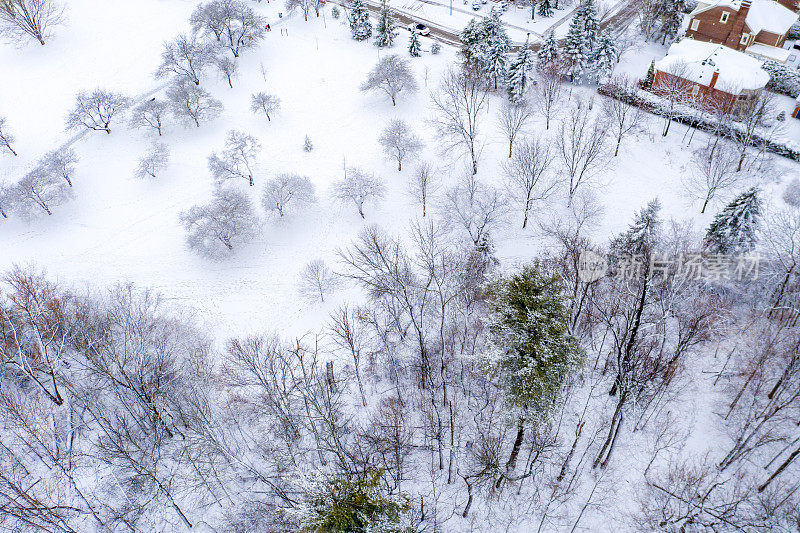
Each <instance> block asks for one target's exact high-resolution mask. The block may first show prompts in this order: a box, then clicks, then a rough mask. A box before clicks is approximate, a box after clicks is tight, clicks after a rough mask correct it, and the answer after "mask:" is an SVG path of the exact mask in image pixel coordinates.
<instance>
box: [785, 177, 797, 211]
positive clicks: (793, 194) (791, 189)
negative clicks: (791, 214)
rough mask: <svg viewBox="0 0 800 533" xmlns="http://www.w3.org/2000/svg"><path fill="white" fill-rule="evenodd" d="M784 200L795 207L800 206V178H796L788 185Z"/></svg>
mask: <svg viewBox="0 0 800 533" xmlns="http://www.w3.org/2000/svg"><path fill="white" fill-rule="evenodd" d="M783 201H784V202H786V203H787V204H789V205H791V206H793V207H800V179H798V178H794V179H793V180H792V181H790V182H789V183H788V184H787V185H786V188H785V189H784V190H783Z"/></svg>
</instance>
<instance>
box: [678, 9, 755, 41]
mask: <svg viewBox="0 0 800 533" xmlns="http://www.w3.org/2000/svg"><path fill="white" fill-rule="evenodd" d="M723 12H727V13H728V21H727V22H725V23H722V22H720V20H721V19H722V13H723ZM739 16H740V15H739V12H738V11H733V10H731V9H730V8H724V7H715V8H713V9H709V10H708V11H703V12H702V13H700V14H698V15H695V16H694V17H693V18H692V21H691V22H689V29H688V30H687V31H686V36H687V37H691V38H692V39H697V40H698V41H704V42H708V43H715V44H727V46H730V47H731V48H735V49H736V50H739V49H742V48H744V46H743V45H740V44H739V41H740V40H741V38H742V28H743V26H744V22H743V21H738V20H737V17H739ZM695 20H697V21H699V26H698V27H697V30H696V31H695V30H692V22H693V21H695ZM732 31H733V34H732V33H731V32H732Z"/></svg>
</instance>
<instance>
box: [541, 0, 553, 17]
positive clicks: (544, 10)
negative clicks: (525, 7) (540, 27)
mask: <svg viewBox="0 0 800 533" xmlns="http://www.w3.org/2000/svg"><path fill="white" fill-rule="evenodd" d="M538 12H539V16H540V17H552V16H553V6H552V5H551V4H550V0H540V1H539V9H538Z"/></svg>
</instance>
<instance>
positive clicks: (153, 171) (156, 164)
mask: <svg viewBox="0 0 800 533" xmlns="http://www.w3.org/2000/svg"><path fill="white" fill-rule="evenodd" d="M168 164H169V148H168V147H167V145H166V144H164V143H160V142H154V143H153V144H152V145H151V146H150V149H149V150H148V151H147V154H145V156H144V157H142V158H141V159H140V160H139V166H138V167H137V168H136V177H137V178H147V177H150V178H155V177H157V176H158V174H160V173H161V171H162V170H164V169H165V168H167V165H168Z"/></svg>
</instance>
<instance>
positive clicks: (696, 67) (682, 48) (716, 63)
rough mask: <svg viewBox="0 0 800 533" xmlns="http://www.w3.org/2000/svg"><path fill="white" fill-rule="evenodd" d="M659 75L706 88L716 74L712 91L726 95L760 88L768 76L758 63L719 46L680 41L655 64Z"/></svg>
mask: <svg viewBox="0 0 800 533" xmlns="http://www.w3.org/2000/svg"><path fill="white" fill-rule="evenodd" d="M656 69H658V70H660V71H661V72H666V73H669V74H675V75H679V76H680V77H681V78H684V79H687V80H689V81H693V82H695V83H699V84H700V85H705V86H708V84H709V83H711V77H712V75H713V73H714V71H718V72H719V78H718V79H717V82H716V84H715V86H714V87H715V88H716V89H719V90H721V91H725V92H727V93H730V94H738V93H739V92H740V91H743V90H750V91H752V90H757V89H761V88H763V87H764V86H765V85H766V84H767V82H768V81H769V74H767V72H766V71H765V70H764V69H762V68H761V61H759V60H758V59H756V58H754V57H750V56H749V55H747V54H744V53H742V52H737V51H736V50H733V49H732V48H728V47H726V46H722V45H719V44H712V43H706V42H703V41H696V40H694V39H683V40H682V41H680V42H677V43H675V44H673V45H672V46H670V47H669V52H668V53H667V55H666V57H663V58H662V59H660V60H659V61H657V62H656Z"/></svg>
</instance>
